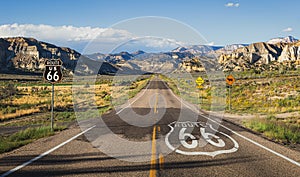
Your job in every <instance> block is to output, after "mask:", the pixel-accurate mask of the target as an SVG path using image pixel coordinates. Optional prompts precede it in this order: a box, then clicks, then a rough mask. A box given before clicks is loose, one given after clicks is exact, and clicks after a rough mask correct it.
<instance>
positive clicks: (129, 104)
mask: <svg viewBox="0 0 300 177" xmlns="http://www.w3.org/2000/svg"><path fill="white" fill-rule="evenodd" d="M150 82H151V81H149V83H148V85H147V87H146V88H145V89H144V91H143V93H142V94H140V95H139V96H138V97H137V98H136V99H135V100H134V101H133V102H131V103H130V102H129V101H128V105H127V106H125V107H124V108H122V109H120V110H119V111H118V112H117V113H116V114H120V113H121V112H122V111H123V110H124V109H126V108H128V107H129V106H131V105H132V104H133V103H135V102H136V101H137V100H138V99H139V98H141V96H143V95H144V94H145V92H146V90H147V89H148V87H149V85H150Z"/></svg>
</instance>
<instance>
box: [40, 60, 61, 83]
mask: <svg viewBox="0 0 300 177" xmlns="http://www.w3.org/2000/svg"><path fill="white" fill-rule="evenodd" d="M61 65H62V61H61V60H60V59H47V60H46V61H45V71H44V75H43V76H44V79H45V80H46V81H48V82H50V83H52V84H55V83H56V82H59V81H61V79H62V77H63V75H62V71H61Z"/></svg>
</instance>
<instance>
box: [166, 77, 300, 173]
mask: <svg viewBox="0 0 300 177" xmlns="http://www.w3.org/2000/svg"><path fill="white" fill-rule="evenodd" d="M164 84H165V83H164ZM165 85H166V84H165ZM171 92H172V91H171ZM172 94H173V95H174V96H175V98H177V99H178V100H179V101H180V102H181V103H182V104H183V105H185V106H186V107H188V108H190V109H191V110H193V108H192V107H191V106H189V105H187V104H186V103H184V102H183V100H182V99H179V98H178V97H177V96H176V95H175V94H174V93H173V92H172ZM193 107H194V106H193ZM197 112H198V113H199V112H200V111H199V110H197ZM201 116H202V117H205V118H207V119H208V120H210V121H212V122H215V123H216V124H218V125H219V126H221V127H223V128H225V129H227V130H229V131H231V132H232V133H234V134H235V135H237V136H239V137H241V138H243V139H244V140H246V141H249V142H250V143H253V144H255V145H256V146H258V147H260V148H262V149H265V150H267V151H269V152H271V153H273V154H275V155H277V156H278V157H281V158H283V159H285V160H287V161H289V162H291V163H292V164H294V165H297V166H298V167H300V163H299V162H297V161H295V160H293V159H290V158H288V157H286V156H284V155H282V154H280V153H278V152H276V151H274V150H272V149H270V148H267V147H265V146H264V145H261V144H259V143H258V142H256V141H253V140H252V139H250V138H247V137H245V136H243V135H241V134H239V133H237V132H236V131H234V130H231V129H230V128H228V127H226V126H224V125H222V124H220V123H219V122H217V121H215V120H213V119H211V118H209V117H207V116H205V115H203V114H202V115H201Z"/></svg>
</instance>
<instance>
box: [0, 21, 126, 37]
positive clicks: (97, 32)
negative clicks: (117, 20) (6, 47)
mask: <svg viewBox="0 0 300 177" xmlns="http://www.w3.org/2000/svg"><path fill="white" fill-rule="evenodd" d="M11 36H25V37H35V38H38V39H39V40H58V41H88V40H92V39H94V38H96V37H97V38H108V39H112V40H114V39H116V38H118V39H119V38H130V37H131V36H132V34H130V33H129V32H127V31H125V30H117V29H110V28H92V27H74V26H65V25H64V26H50V25H43V24H41V25H33V24H16V23H15V24H6V25H0V37H11Z"/></svg>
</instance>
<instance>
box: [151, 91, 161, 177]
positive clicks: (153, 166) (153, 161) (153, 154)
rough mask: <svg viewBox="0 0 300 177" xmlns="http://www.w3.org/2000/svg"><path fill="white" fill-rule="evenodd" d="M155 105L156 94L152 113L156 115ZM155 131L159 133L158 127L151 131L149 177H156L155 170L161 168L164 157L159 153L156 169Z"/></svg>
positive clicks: (156, 101) (156, 100)
mask: <svg viewBox="0 0 300 177" xmlns="http://www.w3.org/2000/svg"><path fill="white" fill-rule="evenodd" d="M157 103H158V94H157V93H156V98H155V104H154V113H155V114H156V113H158V111H157ZM156 131H157V132H158V133H160V126H156V125H154V127H153V131H152V149H151V161H150V175H149V176H150V177H156V176H157V170H158V168H159V169H162V168H163V163H164V157H163V155H162V154H161V153H159V156H158V164H159V167H157V159H156V154H157V152H156V148H157V147H156V136H157V134H156Z"/></svg>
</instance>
